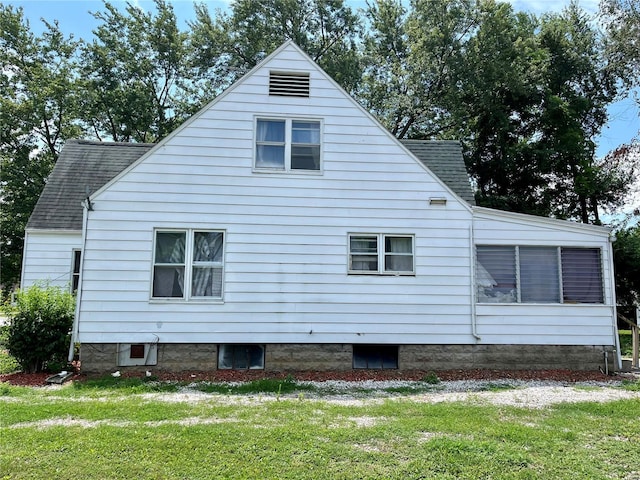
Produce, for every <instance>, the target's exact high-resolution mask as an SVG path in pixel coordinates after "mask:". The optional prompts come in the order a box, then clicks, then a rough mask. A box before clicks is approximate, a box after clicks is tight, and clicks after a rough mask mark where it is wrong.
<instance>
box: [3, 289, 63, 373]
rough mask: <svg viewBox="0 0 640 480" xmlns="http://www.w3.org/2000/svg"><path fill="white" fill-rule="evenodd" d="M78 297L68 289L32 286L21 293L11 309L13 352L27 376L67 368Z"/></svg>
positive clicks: (8, 345)
mask: <svg viewBox="0 0 640 480" xmlns="http://www.w3.org/2000/svg"><path fill="white" fill-rule="evenodd" d="M74 310H75V298H74V296H73V295H71V293H69V290H68V289H62V288H58V287H52V286H32V287H29V288H27V289H24V290H19V291H18V292H17V295H16V304H15V306H12V307H10V308H9V309H8V310H7V313H8V317H9V332H8V337H7V342H6V346H7V349H8V350H9V353H10V354H11V355H12V356H13V357H14V358H15V359H16V360H17V361H18V363H19V364H20V366H21V367H22V369H23V370H24V371H25V372H27V373H32V372H40V371H42V370H45V369H52V370H53V369H55V368H59V367H64V365H66V363H67V362H66V359H67V354H68V351H69V342H70V341H71V327H72V325H73V316H74Z"/></svg>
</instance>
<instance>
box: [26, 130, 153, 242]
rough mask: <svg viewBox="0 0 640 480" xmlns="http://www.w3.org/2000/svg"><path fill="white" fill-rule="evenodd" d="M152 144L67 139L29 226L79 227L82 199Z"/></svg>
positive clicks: (56, 228)
mask: <svg viewBox="0 0 640 480" xmlns="http://www.w3.org/2000/svg"><path fill="white" fill-rule="evenodd" d="M151 147H153V144H149V143H115V142H92V141H88V140H68V141H67V143H65V145H64V148H63V149H62V152H61V153H60V157H58V161H57V162H56V165H55V167H54V169H53V171H52V172H51V174H50V175H49V178H48V179H47V183H46V185H45V187H44V189H43V190H42V194H41V195H40V198H39V199H38V203H37V204H36V206H35V208H34V209H33V213H32V214H31V217H30V218H29V222H28V223H27V228H28V229H43V230H78V231H81V230H82V201H83V200H84V199H85V198H87V195H90V194H92V193H93V192H95V191H96V190H98V189H99V188H100V187H102V186H103V185H104V184H106V183H107V182H108V181H109V180H111V179H112V178H113V177H115V176H116V175H117V174H118V173H120V172H121V171H123V170H124V169H125V168H126V167H128V166H129V165H131V164H132V163H133V162H135V161H136V160H137V159H138V158H140V157H141V156H142V155H144V154H145V153H146V152H148V151H149V150H150V149H151Z"/></svg>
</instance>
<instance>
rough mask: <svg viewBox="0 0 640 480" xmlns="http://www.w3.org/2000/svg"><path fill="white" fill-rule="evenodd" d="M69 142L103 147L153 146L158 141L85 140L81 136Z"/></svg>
mask: <svg viewBox="0 0 640 480" xmlns="http://www.w3.org/2000/svg"><path fill="white" fill-rule="evenodd" d="M67 142H71V143H76V144H78V145H96V146H101V147H153V146H154V145H156V143H138V142H102V141H99V140H85V139H80V138H75V139H71V140H67Z"/></svg>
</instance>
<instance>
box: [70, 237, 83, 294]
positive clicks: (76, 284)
mask: <svg viewBox="0 0 640 480" xmlns="http://www.w3.org/2000/svg"><path fill="white" fill-rule="evenodd" d="M81 269H82V249H80V248H74V249H72V250H71V275H70V280H71V281H70V282H69V291H70V292H71V293H73V294H75V293H76V292H77V291H78V288H80V270H81ZM76 270H77V271H76Z"/></svg>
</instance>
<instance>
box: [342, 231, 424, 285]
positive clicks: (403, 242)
mask: <svg viewBox="0 0 640 480" xmlns="http://www.w3.org/2000/svg"><path fill="white" fill-rule="evenodd" d="M413 240H414V238H413V236H412V235H387V234H351V235H349V273H360V274H366V273H370V274H387V275H411V274H413V273H414V271H415V267H414V255H413V244H414V241H413Z"/></svg>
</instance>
